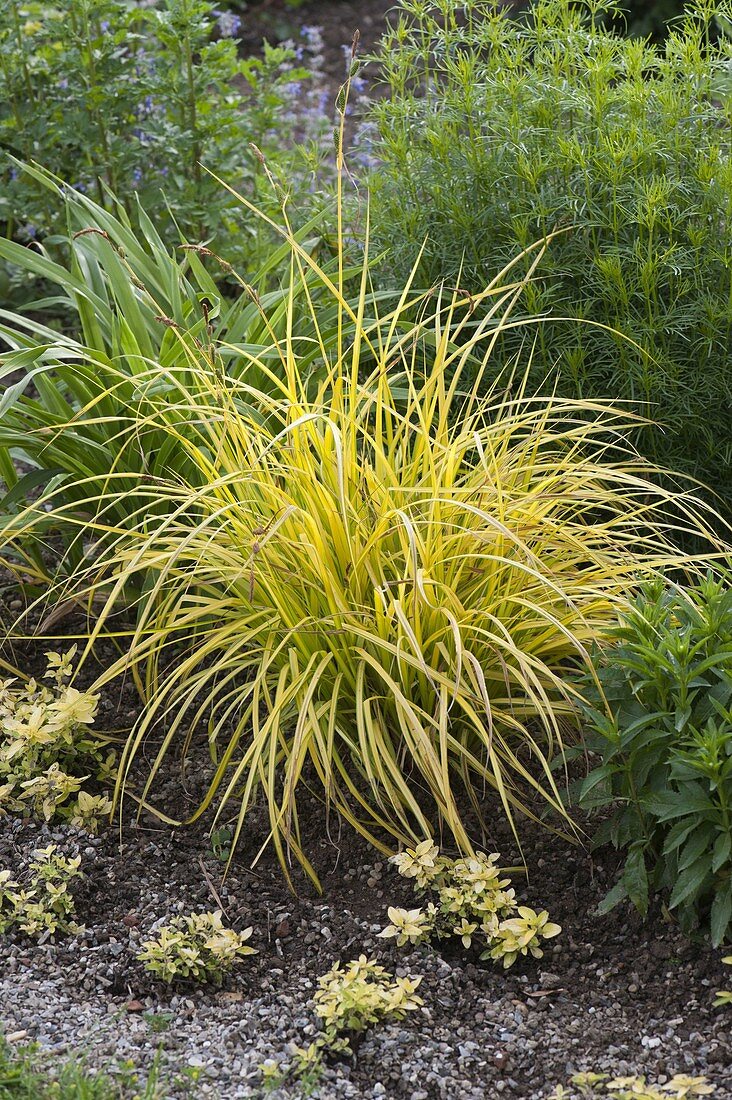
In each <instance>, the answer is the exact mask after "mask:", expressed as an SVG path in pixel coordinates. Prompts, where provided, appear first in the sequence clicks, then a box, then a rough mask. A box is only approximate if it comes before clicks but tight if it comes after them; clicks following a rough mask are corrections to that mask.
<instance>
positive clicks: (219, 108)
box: [0, 0, 327, 298]
mask: <svg viewBox="0 0 732 1100" xmlns="http://www.w3.org/2000/svg"><path fill="white" fill-rule="evenodd" d="M0 8H1V10H0V58H1V59H2V60H1V62H0V148H3V149H5V150H7V151H8V152H9V153H12V154H13V155H14V156H15V157H16V158H20V159H21V160H22V161H31V160H34V161H37V162H39V163H40V164H42V165H43V166H44V167H46V168H48V169H49V170H51V171H52V172H54V173H55V174H56V175H57V176H59V177H60V178H62V179H63V180H65V181H66V182H68V183H69V184H70V185H71V186H73V187H74V188H76V189H77V190H79V191H81V192H84V193H88V194H90V195H93V196H94V197H95V198H96V200H97V202H99V203H100V204H101V205H108V202H109V200H108V189H111V191H112V192H114V194H115V195H116V196H117V197H118V198H119V199H120V200H122V201H123V202H124V204H125V206H126V208H127V211H128V213H130V214H134V213H135V210H136V203H137V200H138V199H139V200H141V201H142V204H143V206H144V207H145V209H146V210H147V212H148V213H149V214H150V215H151V216H152V217H153V219H154V220H155V222H156V224H157V226H158V228H159V230H160V232H161V233H162V234H163V235H164V236H165V238H166V241H171V240H172V241H174V242H176V243H177V242H179V241H180V240H181V239H182V238H184V239H186V240H194V241H209V242H210V241H213V242H214V244H213V247H214V248H217V247H223V244H224V242H225V243H226V246H227V253H228V255H229V257H230V258H231V259H233V260H236V262H237V263H241V264H242V265H243V266H246V267H247V268H249V269H250V270H251V269H252V268H254V269H255V270H256V268H257V267H259V266H260V257H261V255H262V251H261V248H262V242H263V240H264V239H266V240H267V243H268V244H269V242H270V240H271V238H270V237H268V235H267V233H266V227H265V226H264V223H263V222H261V221H252V220H247V219H245V218H242V216H241V214H242V208H241V206H239V205H238V204H237V203H236V201H235V200H234V199H233V197H232V195H231V194H230V193H228V192H227V191H225V190H224V189H223V188H221V187H220V186H218V184H217V183H216V181H215V180H214V179H213V178H212V177H211V176H210V175H209V173H208V172H206V171H205V170H204V168H203V167H202V164H203V165H205V167H206V168H208V169H210V170H211V171H213V172H216V173H218V174H219V175H222V176H223V177H225V178H226V180H227V182H229V183H231V184H232V186H234V187H241V188H244V189H245V191H246V193H247V194H249V195H254V196H257V197H258V201H260V202H261V203H266V202H267V201H268V200H269V189H268V187H267V185H266V178H265V174H264V172H263V171H262V167H261V164H260V163H259V161H258V159H257V157H256V156H255V154H254V153H253V152H252V151H251V150H250V149H249V144H250V143H254V144H255V145H257V146H258V147H261V149H262V151H263V152H264V153H265V154H266V155H267V157H268V159H269V160H270V161H271V167H272V168H273V169H274V170H280V171H282V172H283V173H285V174H286V175H287V178H288V179H289V181H290V186H291V188H292V189H297V188H305V187H307V185H308V184H309V179H310V173H309V169H308V167H307V164H306V161H305V160H304V159H299V158H297V157H296V155H295V152H294V145H295V140H296V137H298V138H307V137H308V136H314V135H317V134H319V133H321V132H322V130H323V126H324V125H325V124H326V123H325V117H324V116H323V115H320V116H318V115H317V113H314V112H312V111H311V112H309V113H307V114H306V115H303V113H302V112H301V113H300V115H299V116H298V117H296V115H295V113H294V112H293V110H292V105H293V99H294V97H295V96H296V95H298V97H299V98H300V99H302V98H303V97H304V96H306V94H307V93H306V92H303V91H299V87H300V84H301V82H303V81H307V80H308V79H309V74H308V72H307V70H306V69H304V68H303V67H301V66H300V65H299V63H298V62H297V58H296V51H295V50H294V49H290V48H285V47H277V48H274V47H270V46H268V45H266V44H265V46H264V51H263V54H262V56H261V57H249V58H246V59H244V60H240V59H239V58H238V56H237V43H236V41H235V40H234V39H232V38H225V37H220V38H218V39H215V38H213V37H212V35H213V32H214V31H215V30H216V22H215V19H214V9H213V5H212V4H210V3H208V2H207V0H155V3H154V4H153V5H152V6H149V5H148V6H145V7H141V6H139V5H136V4H130V3H126V2H125V0H53V2H52V3H44V2H40V0H6V2H5V3H3V4H2V5H0ZM306 48H307V43H305V42H304V43H303V44H302V46H301V47H300V48H299V50H298V51H297V53H298V54H299V55H301V56H302V55H303V49H305V50H306ZM326 128H327V127H326ZM296 165H297V171H296ZM262 184H264V185H265V186H264V188H262V189H261V195H260V188H261V185H262ZM62 213H63V208H62V204H61V203H60V202H59V200H58V197H57V196H54V195H53V194H52V193H51V192H49V191H48V189H46V188H44V187H41V186H38V184H37V182H36V181H35V180H34V179H33V178H32V177H30V176H28V174H27V173H25V172H23V170H22V168H21V167H20V166H18V165H17V164H14V163H13V162H12V161H11V160H9V159H8V158H7V157H3V158H2V161H0V227H2V226H3V223H4V225H5V232H6V235H7V236H11V237H13V236H14V237H16V238H17V239H18V240H20V241H27V240H34V239H40V238H43V237H47V236H48V235H49V234H54V233H56V232H58V231H59V230H60V231H63V228H64V226H63V220H62V216H61V215H62ZM6 293H7V287H6ZM2 296H3V289H2V287H1V286H0V298H2Z"/></svg>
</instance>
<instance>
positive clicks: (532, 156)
mask: <svg viewBox="0 0 732 1100" xmlns="http://www.w3.org/2000/svg"><path fill="white" fill-rule="evenodd" d="M402 7H403V13H402V14H400V15H399V17H398V19H397V21H396V23H395V25H394V27H393V28H392V30H391V31H390V32H389V33H388V34H387V36H386V38H385V40H384V42H383V46H382V48H381V51H380V61H381V64H382V66H383V73H384V77H385V80H386V82H387V85H388V88H389V91H390V93H391V96H390V98H386V97H385V98H383V99H380V100H378V101H377V102H376V103H375V104H374V106H373V108H372V111H371V124H372V126H373V127H374V154H375V155H376V157H377V159H378V160H380V161H381V163H380V164H379V165H378V167H377V169H376V170H375V171H374V172H373V173H372V175H371V180H370V183H371V187H372V190H373V199H372V222H373V225H374V227H375V233H376V236H377V238H378V240H379V242H380V243H381V244H382V245H383V246H384V247H385V248H388V256H389V259H388V277H392V276H393V277H396V278H399V277H401V276H403V274H404V272H405V271H407V270H408V269H409V267H410V265H411V264H412V263H413V262H414V259H415V256H416V255H417V253H418V250H419V248H420V247H421V245H422V244H423V242H424V241H425V239H427V243H426V246H425V250H424V253H423V256H422V260H421V263H420V277H421V279H422V281H423V282H424V283H432V282H436V281H439V280H440V279H443V278H447V279H448V280H455V279H458V278H459V282H460V285H461V286H462V287H465V288H467V289H468V290H475V289H477V288H478V287H481V286H483V285H484V283H485V281H486V280H487V279H488V278H489V277H490V273H491V272H493V271H495V270H496V269H497V268H498V267H500V266H501V264H502V263H504V262H505V261H506V259H507V258H508V257H509V256H511V255H514V254H515V250H516V247H517V245H518V247H522V246H525V245H527V244H528V243H529V242H531V241H533V240H535V239H537V238H541V237H542V236H543V235H544V234H546V233H550V232H551V231H552V230H555V229H557V228H560V229H564V230H565V232H563V233H562V234H561V235H560V236H558V237H556V238H555V239H554V240H553V241H552V243H551V245H550V247H549V250H548V253H547V257H546V259H545V261H544V263H543V265H542V269H541V270H542V273H543V278H542V279H541V280H540V281H538V282H536V283H534V285H533V286H532V287H531V288H529V293H528V294H527V296H526V299H525V305H526V308H527V311H529V312H531V313H533V314H539V313H546V312H551V313H552V314H553V315H554V316H558V317H562V316H564V317H567V316H569V317H573V318H574V317H580V318H584V319H585V320H586V321H589V322H593V323H594V324H595V325H601V326H609V327H611V328H612V329H616V330H618V331H619V332H620V333H622V334H624V335H625V336H626V337H627V338H628V339H627V340H623V339H620V338H618V337H617V336H614V335H612V334H611V333H609V332H607V331H606V330H604V329H603V328H601V327H593V326H592V325H587V324H582V325H578V324H576V323H574V322H567V323H561V322H555V321H553V322H547V323H545V324H543V325H541V326H539V327H537V329H536V330H535V331H536V339H537V345H538V346H537V354H536V355H535V357H534V373H533V382H534V384H536V385H537V386H538V385H540V384H542V383H544V384H545V385H547V386H549V387H553V386H554V384H555V381H556V377H557V373H558V377H559V387H560V390H561V391H562V392H564V393H566V394H568V395H569V394H571V395H580V396H610V397H613V398H622V399H627V400H629V401H632V402H634V403H636V407H638V406H640V409H641V411H644V412H646V413H648V414H649V415H650V416H651V417H652V418H654V419H656V420H658V421H659V422H660V423H661V424H662V425H663V428H658V429H656V430H649V432H648V433H647V436H646V438H645V440H644V442H643V447H644V448H645V449H646V450H647V452H648V453H649V454H650V456H651V457H652V458H653V459H655V460H657V461H660V462H661V463H663V464H665V465H668V466H671V467H673V468H676V469H680V470H683V471H686V472H688V473H690V474H692V475H695V476H698V477H699V478H701V479H703V480H705V481H707V482H708V483H711V484H712V485H713V486H714V487H715V488H716V489H717V490H719V491H721V492H722V493H724V494H726V496H727V498H728V499H729V500H732V477H731V471H732V438H731V437H730V433H729V410H730V407H732V355H731V354H730V353H731V351H732V344H731V338H730V334H731V331H732V243H731V241H730V231H729V226H730V215H731V214H732V163H731V161H730V156H729V146H730V140H729V133H730V131H729V122H730V114H731V111H732V106H731V104H730V102H729V100H728V99H726V98H724V99H720V95H719V89H720V87H721V86H722V82H723V81H724V79H725V78H726V77H727V74H728V72H729V65H730V46H729V40H725V39H722V40H721V41H720V42H719V43H717V44H716V45H714V44H711V45H710V44H709V41H708V34H709V23H710V20H711V19H712V8H711V7H705V8H699V9H695V10H694V12H692V13H690V14H689V15H688V17H687V18H686V21H685V22H684V24H683V26H681V27H680V29H678V30H676V31H673V32H672V33H671V34H670V35H669V36H668V38H667V40H666V43H665V45H664V46H663V47H654V46H650V45H648V44H646V43H644V42H643V41H640V40H638V39H631V38H623V37H621V36H620V35H618V34H616V33H615V32H613V31H611V30H608V29H607V28H606V25H605V19H606V17H607V16H608V14H612V13H613V11H614V9H613V8H612V6H611V5H608V4H607V3H605V2H604V0H589V2H587V3H585V4H575V3H571V2H569V0H540V2H538V3H536V4H535V5H533V6H532V7H531V9H530V15H529V14H527V13H524V16H523V17H520V18H516V19H511V18H510V17H509V16H508V15H507V13H506V10H505V8H503V7H502V6H501V5H499V4H495V3H492V2H490V0H468V2H467V3H466V4H464V5H463V4H460V5H459V4H457V3H456V2H455V0H441V2H440V3H439V4H425V3H423V2H421V0H406V3H404V4H403V5H402ZM385 269H386V265H385ZM382 277H387V274H386V273H385V274H384V275H383V276H382ZM522 339H523V340H524V341H525V340H526V334H525V332H524V333H517V334H515V336H514V338H513V339H511V338H509V337H508V335H507V337H506V339H505V340H504V343H503V347H504V352H505V354H508V353H509V352H511V351H514V350H515V349H516V347H517V346H518V342H519V340H522ZM631 341H632V342H631ZM555 367H556V370H555Z"/></svg>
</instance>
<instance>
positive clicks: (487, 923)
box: [379, 839, 561, 968]
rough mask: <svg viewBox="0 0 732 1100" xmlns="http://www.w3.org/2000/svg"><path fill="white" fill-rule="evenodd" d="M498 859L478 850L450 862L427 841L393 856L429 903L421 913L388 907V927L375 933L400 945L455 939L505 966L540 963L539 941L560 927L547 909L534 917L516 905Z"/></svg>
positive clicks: (401, 870) (528, 910)
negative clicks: (524, 960) (529, 959)
mask: <svg viewBox="0 0 732 1100" xmlns="http://www.w3.org/2000/svg"><path fill="white" fill-rule="evenodd" d="M498 858H499V857H498V855H497V854H493V855H489V856H487V855H485V853H483V852H477V853H476V854H475V855H474V856H469V857H466V858H464V859H450V858H449V857H448V856H441V855H440V852H439V849H438V847H437V845H436V844H433V842H432V840H429V839H428V840H424V841H422V843H421V844H418V845H417V846H416V848H414V849H407V851H405V852H400V853H399V855H396V856H393V857H392V859H391V862H392V863H394V864H395V865H396V867H397V869H398V871H399V873H400V874H401V875H403V876H404V877H405V878H410V879H413V880H414V885H415V888H416V890H417V892H418V893H419V894H421V895H424V896H426V897H427V898H429V900H428V901H427V903H426V905H425V906H424V908H419V909H399V908H397V907H395V906H390V908H389V910H388V913H389V922H390V923H389V924H388V925H387V927H386V928H385V929H384V930H383V931H382V932H380V933H379V935H380V936H381V937H382V938H384V939H390V938H392V937H393V938H395V939H396V942H397V946H398V947H401V946H402V945H403V944H405V943H411V944H417V943H424V942H428V941H429V940H431V939H432V938H435V939H440V940H444V939H451V938H453V937H457V938H459V939H460V940H461V941H462V944H463V947H465V948H468V947H470V946H471V944H472V943H473V941H475V942H476V943H477V944H479V945H480V946H481V947H482V948H483V951H482V953H481V956H480V957H481V959H489V958H490V959H494V960H501V962H502V963H503V966H504V967H505V968H508V967H509V966H513V964H514V963H515V961H516V959H517V958H518V957H519V955H532V956H533V957H534V958H535V959H540V958H541V957H542V955H543V951H542V948H541V943H542V941H543V940H548V939H552V938H553V937H554V936H558V935H559V933H560V932H561V928H560V927H559V925H558V924H553V923H552V922H551V921H550V920H549V914H548V913H547V912H546V910H542V911H541V912H540V913H537V912H536V911H535V910H534V909H530V908H529V907H528V906H526V905H519V904H518V902H517V901H516V896H515V891H514V890H513V889H511V888H510V886H511V880H510V878H506V877H504V876H505V872H503V871H501V870H500V868H499V867H498V866H497V863H498Z"/></svg>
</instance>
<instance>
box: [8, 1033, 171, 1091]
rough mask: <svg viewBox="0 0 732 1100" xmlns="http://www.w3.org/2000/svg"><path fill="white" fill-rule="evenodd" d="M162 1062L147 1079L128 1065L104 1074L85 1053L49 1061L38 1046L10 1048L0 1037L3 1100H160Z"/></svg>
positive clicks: (52, 1057) (157, 1062)
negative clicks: (94, 1068) (122, 1097)
mask: <svg viewBox="0 0 732 1100" xmlns="http://www.w3.org/2000/svg"><path fill="white" fill-rule="evenodd" d="M159 1061H160V1059H159V1056H158V1055H156V1057H155V1060H154V1062H153V1065H152V1068H151V1069H150V1072H149V1073H148V1074H147V1075H146V1076H145V1077H144V1078H143V1077H142V1076H141V1075H140V1074H139V1073H138V1072H136V1071H135V1069H134V1066H132V1065H129V1064H126V1063H122V1064H121V1065H120V1066H119V1067H115V1068H114V1069H112V1068H110V1069H109V1070H108V1072H106V1073H101V1072H99V1071H96V1072H95V1071H94V1070H92V1069H90V1068H89V1067H88V1066H87V1065H86V1061H85V1052H84V1051H75V1052H73V1053H72V1054H70V1055H69V1056H65V1057H63V1058H59V1055H58V1052H55V1051H54V1053H53V1055H52V1056H51V1057H49V1056H48V1052H45V1053H44V1051H43V1050H42V1049H41V1048H40V1047H39V1046H38V1045H37V1044H30V1045H27V1046H22V1047H17V1046H11V1045H10V1044H9V1043H8V1042H7V1041H6V1040H5V1039H4V1038H3V1037H2V1035H0V1100H120V1097H121V1096H122V1095H124V1096H125V1097H129V1098H130V1100H160V1098H161V1097H162V1096H163V1082H162V1081H161V1080H160V1069H159ZM186 1095H188V1094H187V1093H186Z"/></svg>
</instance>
